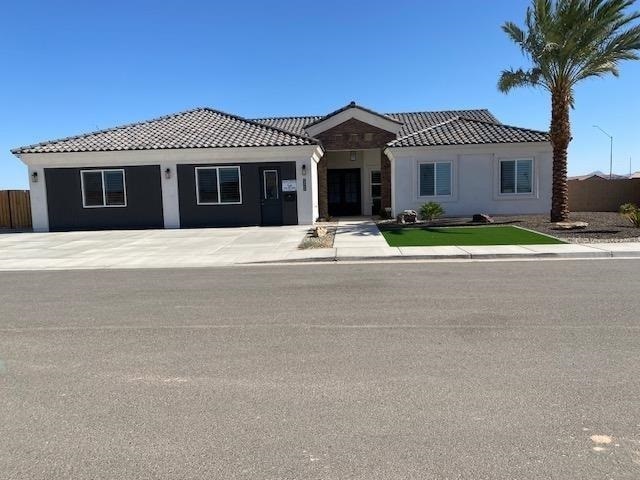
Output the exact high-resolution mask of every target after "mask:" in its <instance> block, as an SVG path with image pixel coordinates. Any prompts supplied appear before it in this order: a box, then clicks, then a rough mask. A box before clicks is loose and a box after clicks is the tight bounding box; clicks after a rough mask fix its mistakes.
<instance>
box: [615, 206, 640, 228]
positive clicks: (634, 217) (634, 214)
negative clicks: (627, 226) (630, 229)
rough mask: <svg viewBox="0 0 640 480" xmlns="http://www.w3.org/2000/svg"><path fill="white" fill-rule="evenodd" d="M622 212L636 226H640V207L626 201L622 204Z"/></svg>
mask: <svg viewBox="0 0 640 480" xmlns="http://www.w3.org/2000/svg"><path fill="white" fill-rule="evenodd" d="M620 214H621V215H622V216H623V217H624V218H626V219H627V220H629V221H630V222H631V225H633V226H634V227H636V228H640V208H638V206H637V205H634V204H633V203H625V204H624V205H621V206H620Z"/></svg>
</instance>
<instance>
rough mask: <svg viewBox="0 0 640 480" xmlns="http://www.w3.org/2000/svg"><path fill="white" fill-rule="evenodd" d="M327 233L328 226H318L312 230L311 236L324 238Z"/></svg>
mask: <svg viewBox="0 0 640 480" xmlns="http://www.w3.org/2000/svg"><path fill="white" fill-rule="evenodd" d="M326 235H327V227H316V228H314V229H313V230H312V232H311V236H312V237H318V238H322V237H324V236H326Z"/></svg>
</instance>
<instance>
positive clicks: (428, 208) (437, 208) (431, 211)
mask: <svg viewBox="0 0 640 480" xmlns="http://www.w3.org/2000/svg"><path fill="white" fill-rule="evenodd" d="M442 215H444V208H442V205H440V204H439V203H437V202H428V203H425V204H424V205H422V207H420V216H421V217H422V219H423V220H427V221H428V222H430V221H432V220H435V219H436V218H438V217H441V216H442Z"/></svg>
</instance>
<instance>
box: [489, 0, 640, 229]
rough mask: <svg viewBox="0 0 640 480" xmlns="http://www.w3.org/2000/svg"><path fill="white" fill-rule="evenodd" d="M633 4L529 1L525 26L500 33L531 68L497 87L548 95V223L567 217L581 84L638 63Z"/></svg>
mask: <svg viewBox="0 0 640 480" xmlns="http://www.w3.org/2000/svg"><path fill="white" fill-rule="evenodd" d="M633 5H634V0H531V6H530V7H529V8H528V9H527V14H526V17H525V28H520V27H518V26H517V25H516V24H515V23H513V22H507V23H505V24H504V25H503V27H502V29H503V30H504V32H505V33H506V34H507V36H508V37H509V38H510V39H511V40H512V41H513V42H514V43H516V44H517V45H518V46H519V47H520V49H521V50H522V53H523V54H524V55H525V56H526V58H527V59H528V60H529V63H530V66H529V68H526V69H522V68H519V69H517V70H514V69H510V70H504V71H503V72H502V74H501V76H500V80H499V81H498V89H499V90H500V91H502V92H505V93H506V92H508V91H510V90H511V89H513V88H516V87H541V88H543V89H545V90H547V91H548V92H549V93H550V94H551V130H550V132H549V136H550V140H551V145H552V147H553V186H552V198H551V221H552V222H559V221H566V220H568V219H569V198H568V188H567V149H568V147H569V142H570V141H571V125H570V121H569V110H570V108H573V103H574V89H575V86H576V85H577V84H578V83H580V82H581V81H582V80H586V79H589V78H593V77H604V76H605V75H608V74H612V75H614V76H618V67H619V64H620V63H621V62H622V61H624V60H638V58H639V57H638V51H639V50H640V25H638V24H637V23H635V22H636V20H638V18H640V12H635V11H632V10H630V8H631V7H632V6H633Z"/></svg>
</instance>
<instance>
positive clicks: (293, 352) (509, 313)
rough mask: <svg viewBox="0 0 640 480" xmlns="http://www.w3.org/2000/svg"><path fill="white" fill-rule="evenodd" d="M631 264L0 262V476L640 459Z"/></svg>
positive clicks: (253, 472) (220, 474)
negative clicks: (150, 265)
mask: <svg viewBox="0 0 640 480" xmlns="http://www.w3.org/2000/svg"><path fill="white" fill-rule="evenodd" d="M639 267H640V261H629V260H625V261H619V260H604V261H597V260H592V261H544V262H496V263H395V264H391V263H382V264H354V265H345V264H339V265H297V266H259V267H246V268H245V267H232V268H218V269H181V270H131V271H73V272H14V273H2V274H1V276H0V425H1V427H0V428H1V431H0V478H3V479H4V478H12V479H13V478H16V479H23V478H24V479H27V478H28V479H45V478H46V479H55V478H74V479H81V478H92V479H101V478H105V479H106V478H131V479H133V478H175V479H188V478H193V479H202V478H212V479H213V478H216V479H218V478H219V479H428V478H442V479H473V480H479V479H497V478H501V479H502V478H504V479H506V478H510V479H511V478H513V479H540V478H545V479H591V478H593V479H605V478H615V479H637V478H640V375H639V372H640V273H639V272H640V268H639Z"/></svg>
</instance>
